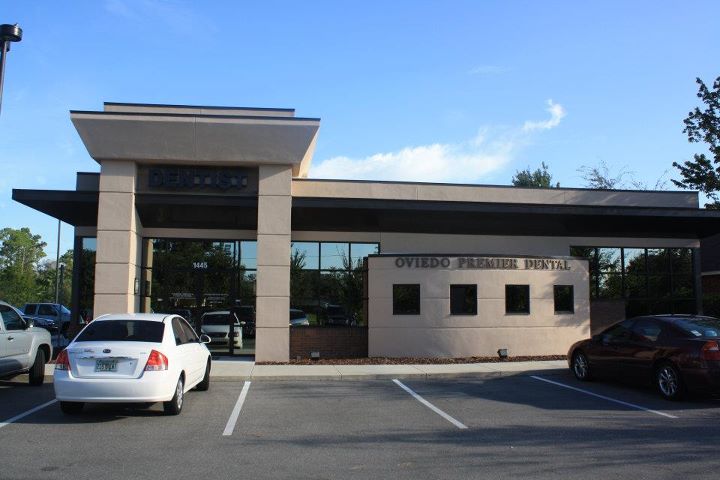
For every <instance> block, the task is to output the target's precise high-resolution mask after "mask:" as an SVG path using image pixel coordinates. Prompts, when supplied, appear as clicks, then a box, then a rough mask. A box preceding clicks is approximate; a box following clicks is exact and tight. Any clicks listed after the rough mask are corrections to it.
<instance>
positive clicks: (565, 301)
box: [553, 285, 575, 313]
mask: <svg viewBox="0 0 720 480" xmlns="http://www.w3.org/2000/svg"><path fill="white" fill-rule="evenodd" d="M553 296H554V297H555V313H575V295H574V293H573V286H572V285H555V286H553Z"/></svg>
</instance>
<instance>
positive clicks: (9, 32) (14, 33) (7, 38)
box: [0, 23, 22, 108]
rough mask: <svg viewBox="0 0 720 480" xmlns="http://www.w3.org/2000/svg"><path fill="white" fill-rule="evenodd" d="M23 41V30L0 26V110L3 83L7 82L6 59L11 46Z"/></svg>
mask: <svg viewBox="0 0 720 480" xmlns="http://www.w3.org/2000/svg"><path fill="white" fill-rule="evenodd" d="M20 40H22V28H20V27H18V25H17V23H16V24H15V25H8V24H3V25H0V108H2V92H3V83H4V82H5V58H6V57H7V54H8V52H9V51H10V44H11V43H13V42H19V41H20Z"/></svg>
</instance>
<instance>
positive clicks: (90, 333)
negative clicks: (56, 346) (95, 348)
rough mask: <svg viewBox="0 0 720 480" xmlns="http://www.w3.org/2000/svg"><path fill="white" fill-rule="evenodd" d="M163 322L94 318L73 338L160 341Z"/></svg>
mask: <svg viewBox="0 0 720 480" xmlns="http://www.w3.org/2000/svg"><path fill="white" fill-rule="evenodd" d="M164 331H165V324H164V323H163V322H153V321H149V320H95V321H94V322H92V323H90V325H88V326H87V328H85V330H83V331H82V333H80V335H78V337H77V338H76V339H75V341H76V342H123V341H124V342H152V343H161V342H162V339H163V333H164Z"/></svg>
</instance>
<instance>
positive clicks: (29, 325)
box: [23, 317, 35, 330]
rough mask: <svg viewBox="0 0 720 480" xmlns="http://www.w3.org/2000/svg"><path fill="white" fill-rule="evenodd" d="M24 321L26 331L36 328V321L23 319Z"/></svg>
mask: <svg viewBox="0 0 720 480" xmlns="http://www.w3.org/2000/svg"><path fill="white" fill-rule="evenodd" d="M23 320H25V330H27V329H28V328H32V327H34V326H35V320H33V319H32V318H30V317H23Z"/></svg>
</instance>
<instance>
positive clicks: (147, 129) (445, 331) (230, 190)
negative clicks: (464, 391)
mask: <svg viewBox="0 0 720 480" xmlns="http://www.w3.org/2000/svg"><path fill="white" fill-rule="evenodd" d="M70 117H71V120H72V122H73V124H74V125H75V128H76V129H77V131H78V134H79V135H80V138H81V139H82V141H83V142H84V144H85V146H86V148H87V151H88V153H89V154H90V156H91V157H92V158H93V159H94V160H95V161H96V162H97V163H98V164H99V170H100V172H99V173H84V172H81V173H78V174H77V183H76V188H75V190H68V191H58V190H30V189H15V190H13V198H14V199H15V200H16V201H18V202H21V203H23V204H25V205H27V206H29V207H31V208H34V209H36V210H39V211H41V212H45V213H47V214H48V215H51V216H53V217H55V218H58V219H60V220H62V221H64V222H66V223H68V224H70V225H73V226H74V235H75V243H74V253H75V258H74V270H73V298H72V302H71V306H72V312H73V316H74V318H75V319H79V318H81V317H82V318H86V317H87V318H94V317H97V316H98V315H102V314H105V313H118V312H150V311H155V312H175V313H180V314H182V315H184V316H186V317H188V320H190V321H191V322H195V323H196V324H198V320H200V319H201V318H203V314H206V313H209V312H213V311H214V312H220V311H228V310H229V309H230V308H231V307H238V306H241V307H245V308H246V309H248V310H252V309H254V311H255V314H254V330H255V332H254V335H250V332H249V329H246V335H245V336H246V338H244V347H243V348H242V349H240V350H239V352H236V353H244V354H254V355H255V358H256V360H257V361H287V360H288V359H290V358H295V357H296V356H303V357H307V356H309V355H310V353H311V352H318V353H319V354H320V356H321V357H323V356H336V357H343V356H345V357H349V356H391V357H468V356H488V355H496V354H497V351H498V349H501V348H502V349H507V350H508V353H509V355H511V356H520V355H553V354H564V353H566V352H567V349H568V347H569V346H570V344H572V343H573V342H574V341H576V340H578V339H581V338H584V337H587V336H588V335H590V333H591V329H592V330H593V331H596V330H597V329H598V328H601V327H602V326H603V325H605V324H607V323H608V322H612V321H616V320H620V319H622V318H625V317H626V316H631V315H637V314H643V313H696V312H699V311H700V310H701V309H702V303H701V300H700V299H701V285H700V282H699V279H700V254H699V246H700V240H701V239H703V238H705V237H708V236H710V235H713V234H715V233H718V232H720V212H715V211H707V210H703V209H700V208H699V207H698V195H697V193H694V192H658V191H619V190H613V191H598V190H587V189H568V188H554V189H526V188H516V187H508V186H485V185H457V184H439V183H411V182H376V181H358V180H352V179H347V180H314V179H312V178H308V176H307V174H308V171H309V169H310V164H311V161H312V156H313V150H314V148H315V144H316V141H317V136H318V130H319V127H320V120H319V119H317V118H301V117H296V116H295V112H294V110H289V109H264V108H224V107H223V108H219V107H193V106H174V105H146V104H119V103H106V104H105V105H104V109H103V110H102V111H73V112H71V115H70ZM292 318H296V319H297V318H300V319H307V322H306V323H309V324H310V325H309V326H294V327H290V326H289V319H292Z"/></svg>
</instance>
